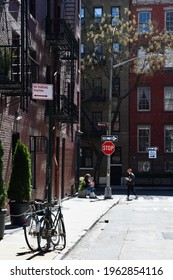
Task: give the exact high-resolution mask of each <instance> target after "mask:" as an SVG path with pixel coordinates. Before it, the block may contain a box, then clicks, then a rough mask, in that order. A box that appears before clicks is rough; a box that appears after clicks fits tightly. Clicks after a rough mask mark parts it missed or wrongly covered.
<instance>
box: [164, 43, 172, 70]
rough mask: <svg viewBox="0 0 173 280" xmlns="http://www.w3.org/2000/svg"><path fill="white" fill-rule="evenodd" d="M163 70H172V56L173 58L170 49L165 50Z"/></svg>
mask: <svg viewBox="0 0 173 280" xmlns="http://www.w3.org/2000/svg"><path fill="white" fill-rule="evenodd" d="M164 56H165V65H164V66H165V68H173V60H172V56H173V49H172V48H166V49H165V53H164Z"/></svg>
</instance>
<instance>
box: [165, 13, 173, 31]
mask: <svg viewBox="0 0 173 280" xmlns="http://www.w3.org/2000/svg"><path fill="white" fill-rule="evenodd" d="M165 29H166V31H168V32H173V11H165Z"/></svg>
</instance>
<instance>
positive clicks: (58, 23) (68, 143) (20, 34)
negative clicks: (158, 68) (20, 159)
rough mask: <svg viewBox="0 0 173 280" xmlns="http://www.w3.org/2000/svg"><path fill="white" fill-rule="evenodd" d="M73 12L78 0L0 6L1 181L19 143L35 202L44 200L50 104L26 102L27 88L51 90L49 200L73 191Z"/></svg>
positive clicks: (27, 0) (76, 97)
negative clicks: (50, 87) (22, 146)
mask: <svg viewBox="0 0 173 280" xmlns="http://www.w3.org/2000/svg"><path fill="white" fill-rule="evenodd" d="M79 13H80V1H75V0H74V1H63V3H62V1H57V0H51V1H46V0H37V1H35V0H21V1H16V0H12V1H7V2H6V3H5V2H4V1H0V20H1V27H2V28H1V29H0V66H1V65H3V66H4V68H3V67H2V66H1V67H0V69H1V70H0V139H1V140H2V144H3V147H4V152H5V153H4V158H3V162H4V170H3V172H4V180H5V182H6V183H7V184H8V181H9V176H10V173H11V161H12V155H13V152H14V148H15V144H16V141H17V139H18V138H21V140H22V141H23V142H24V143H25V144H26V145H27V146H28V148H29V150H30V152H31V159H32V178H33V179H32V180H33V182H32V183H33V192H32V194H33V198H37V199H44V198H45V197H46V193H47V186H48V182H47V180H48V177H47V158H48V138H49V105H50V104H49V103H50V102H49V101H48V100H38V99H33V98H32V83H43V84H52V85H53V124H52V126H53V127H52V149H53V153H52V196H59V195H61V196H62V197H63V196H65V195H66V194H67V195H70V194H72V193H73V192H74V191H75V182H76V181H77V176H78V174H77V170H78V166H77V147H78V130H79V129H80V127H79V107H80V58H79V57H80V56H79V42H80V18H79ZM1 62H2V64H1ZM8 64H9V69H8V73H5V69H6V68H7V65H8ZM3 69H4V70H3Z"/></svg>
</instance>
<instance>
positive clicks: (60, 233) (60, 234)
mask: <svg viewBox="0 0 173 280" xmlns="http://www.w3.org/2000/svg"><path fill="white" fill-rule="evenodd" d="M51 241H52V243H53V245H54V246H58V247H59V248H60V249H64V248H65V246H66V232H65V225H64V221H63V218H62V217H61V216H59V217H58V220H57V222H56V226H55V228H53V234H52V239H51Z"/></svg>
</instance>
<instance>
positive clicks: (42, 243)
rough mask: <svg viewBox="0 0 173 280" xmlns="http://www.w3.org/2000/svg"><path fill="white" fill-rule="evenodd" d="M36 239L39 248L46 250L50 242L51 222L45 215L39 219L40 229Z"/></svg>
mask: <svg viewBox="0 0 173 280" xmlns="http://www.w3.org/2000/svg"><path fill="white" fill-rule="evenodd" d="M37 240H38V247H39V250H40V251H42V252H47V251H48V250H49V248H50V243H51V224H50V222H49V220H48V219H47V218H45V217H42V218H41V220H40V229H39V231H38V234H37Z"/></svg>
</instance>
